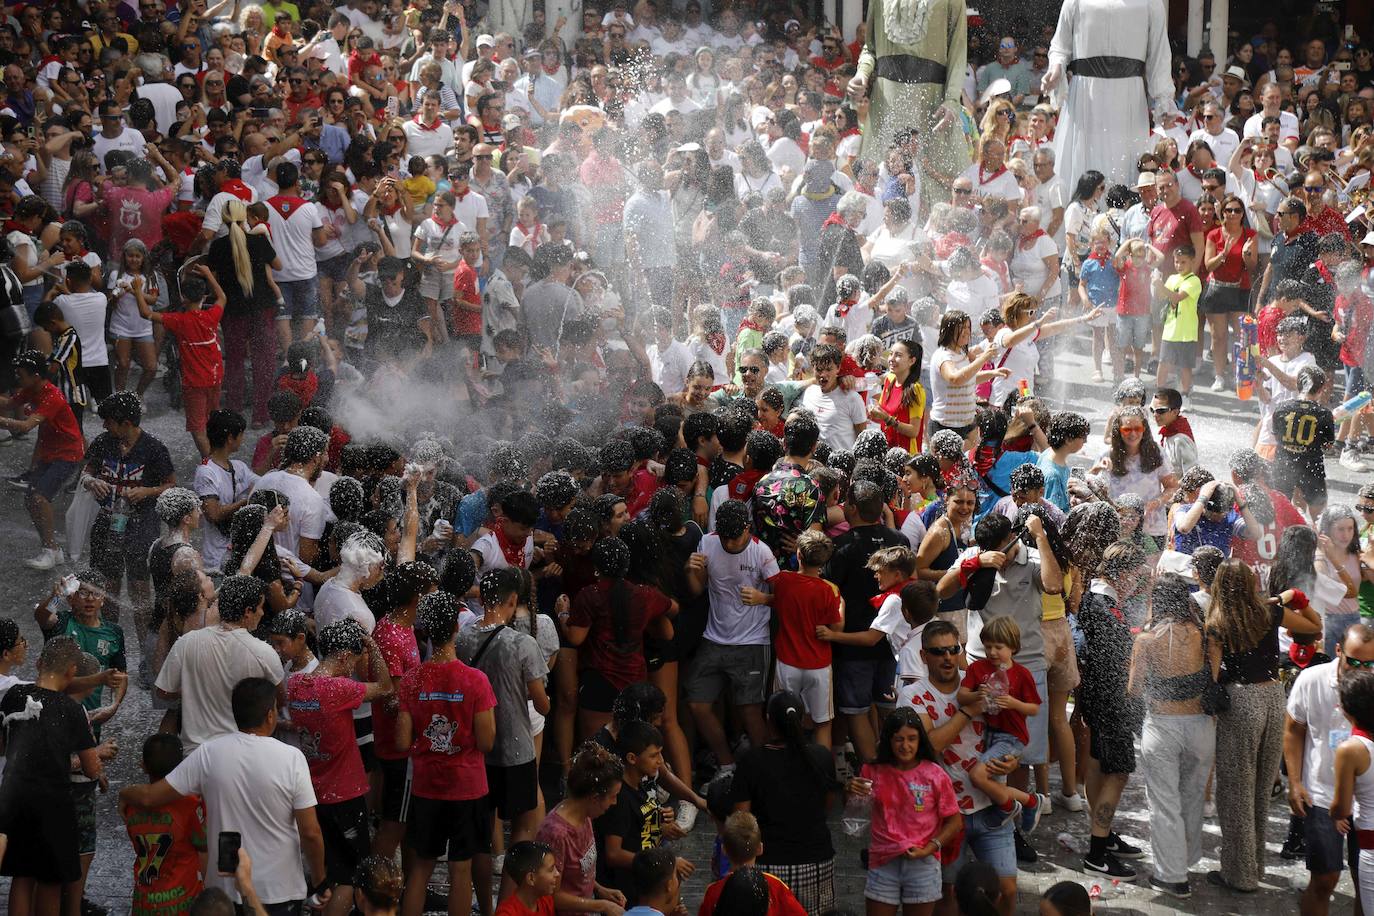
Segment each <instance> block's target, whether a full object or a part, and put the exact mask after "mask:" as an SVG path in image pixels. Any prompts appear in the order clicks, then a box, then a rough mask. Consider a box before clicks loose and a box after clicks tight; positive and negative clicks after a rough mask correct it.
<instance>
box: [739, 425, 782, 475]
mask: <svg viewBox="0 0 1374 916" xmlns="http://www.w3.org/2000/svg"><path fill="white" fill-rule="evenodd" d="M744 453H745V454H746V455H747V456H748V457H749V464H750V465H751V466H752V467H753V469H754V470H756V471H762V472H764V473H765V474H766V473H768V472H769V471H771V470H772V469H773V465H774V464H776V463H777V462H778V460H779V459H780V458H782V443H781V442H779V441H778V437H777V436H775V435H773V434H772V433H770V432H765V431H764V430H761V429H755V430H750V432H749V436H748V437H747V438H746V439H745V443H744Z"/></svg>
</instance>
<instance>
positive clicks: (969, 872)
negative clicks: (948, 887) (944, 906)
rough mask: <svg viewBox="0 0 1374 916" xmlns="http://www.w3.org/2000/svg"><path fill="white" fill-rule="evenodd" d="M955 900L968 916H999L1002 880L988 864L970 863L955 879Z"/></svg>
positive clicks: (960, 910) (962, 912) (961, 910)
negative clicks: (998, 905)
mask: <svg viewBox="0 0 1374 916" xmlns="http://www.w3.org/2000/svg"><path fill="white" fill-rule="evenodd" d="M954 899H955V900H956V901H957V902H958V904H959V912H960V913H961V914H966V916H997V914H998V913H1000V912H1001V910H999V909H998V907H997V903H998V901H999V900H1001V899H1002V879H1001V877H999V876H998V874H997V870H996V869H995V868H993V867H992V866H991V865H989V864H988V863H987V862H977V861H970V862H968V863H966V864H965V865H964V867H963V868H961V869H959V874H958V875H956V876H955V878H954Z"/></svg>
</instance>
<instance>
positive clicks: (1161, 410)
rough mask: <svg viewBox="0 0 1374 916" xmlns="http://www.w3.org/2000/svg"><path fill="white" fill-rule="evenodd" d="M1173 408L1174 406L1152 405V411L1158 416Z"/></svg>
mask: <svg viewBox="0 0 1374 916" xmlns="http://www.w3.org/2000/svg"><path fill="white" fill-rule="evenodd" d="M1172 409H1173V408H1172V407H1151V408H1150V413H1152V414H1154V415H1155V416H1157V417H1162V416H1164V415H1165V414H1166V413H1168V412H1169V411H1170V410H1172Z"/></svg>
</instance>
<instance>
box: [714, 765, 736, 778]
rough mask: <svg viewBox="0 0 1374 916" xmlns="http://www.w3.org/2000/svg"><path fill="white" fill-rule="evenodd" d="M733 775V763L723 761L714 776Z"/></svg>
mask: <svg viewBox="0 0 1374 916" xmlns="http://www.w3.org/2000/svg"><path fill="white" fill-rule="evenodd" d="M733 775H735V765H734V764H733V763H723V764H721V765H720V769H718V770H716V776H733Z"/></svg>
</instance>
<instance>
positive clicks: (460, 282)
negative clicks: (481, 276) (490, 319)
mask: <svg viewBox="0 0 1374 916" xmlns="http://www.w3.org/2000/svg"><path fill="white" fill-rule="evenodd" d="M464 302H466V303H467V304H469V305H475V306H477V310H476V311H472V310H471V309H465V308H463V307H462V305H461V303H464ZM453 333H454V334H458V335H466V336H469V337H471V336H474V335H477V334H481V333H482V294H481V293H480V292H479V291H478V287H477V271H475V270H473V269H472V265H470V264H468V262H467V261H460V262H459V263H458V268H457V269H456V270H455V271H454V272H453Z"/></svg>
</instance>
